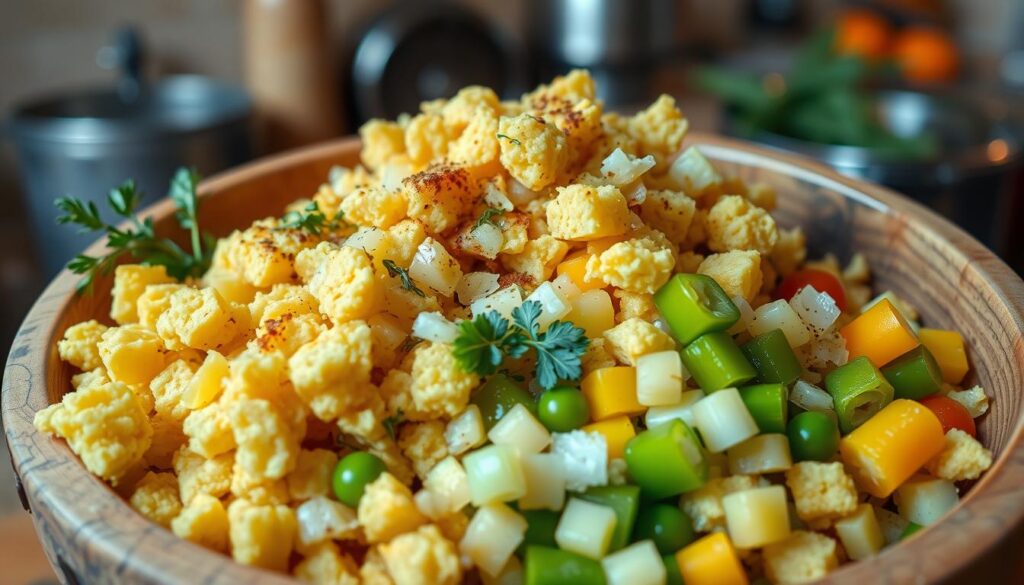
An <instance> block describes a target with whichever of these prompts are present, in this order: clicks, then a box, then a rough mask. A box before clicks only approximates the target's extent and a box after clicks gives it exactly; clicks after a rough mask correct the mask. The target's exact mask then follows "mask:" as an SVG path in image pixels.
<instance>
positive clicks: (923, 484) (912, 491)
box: [893, 477, 960, 526]
mask: <svg viewBox="0 0 1024 585" xmlns="http://www.w3.org/2000/svg"><path fill="white" fill-rule="evenodd" d="M893 500H894V501H895V502H896V509H897V510H899V513H900V516H903V517H904V518H906V519H907V520H910V521H911V522H914V523H917V524H920V525H921V526H929V525H931V524H934V523H935V522H936V521H937V520H938V519H939V518H941V517H942V516H943V515H944V514H945V513H946V512H948V511H950V510H952V509H953V507H954V506H956V504H957V502H959V501H960V496H959V495H958V494H957V490H956V486H955V485H953V482H950V481H946V480H944V479H931V478H928V477H918V478H911V479H910V480H909V481H907V482H906V483H904V484H903V485H901V486H900V487H898V488H896V495H895V496H893Z"/></svg>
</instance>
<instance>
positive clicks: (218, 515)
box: [171, 494, 228, 553]
mask: <svg viewBox="0 0 1024 585" xmlns="http://www.w3.org/2000/svg"><path fill="white" fill-rule="evenodd" d="M171 531H172V532H174V534H176V535H178V536H179V537H181V538H184V539H185V540H188V541H190V542H194V543H195V544H198V545H199V546H205V547H206V548H208V549H210V550H212V551H216V552H220V553H225V552H227V551H228V512H227V510H225V509H224V504H223V503H221V501H220V500H218V499H217V498H215V497H213V496H211V495H208V494H199V495H197V496H196V497H195V498H193V499H192V501H191V502H190V503H189V504H188V505H187V506H185V507H184V508H183V509H182V510H181V513H180V514H178V516H177V517H175V518H174V519H173V520H171Z"/></svg>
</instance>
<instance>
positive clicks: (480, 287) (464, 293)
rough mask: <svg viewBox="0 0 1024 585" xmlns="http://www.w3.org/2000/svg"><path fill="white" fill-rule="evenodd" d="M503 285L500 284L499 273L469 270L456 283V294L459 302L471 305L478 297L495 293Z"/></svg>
mask: <svg viewBox="0 0 1024 585" xmlns="http://www.w3.org/2000/svg"><path fill="white" fill-rule="evenodd" d="M499 288H501V285H499V284H498V275H497V274H494V273H493V272H468V273H466V274H463V275H462V278H460V279H459V284H457V285H455V296H457V297H458V299H459V303H461V304H463V305H469V304H471V303H472V302H473V301H475V300H477V299H481V298H483V297H486V296H487V295H490V294H494V293H495V292H496V291H497V290H498V289H499Z"/></svg>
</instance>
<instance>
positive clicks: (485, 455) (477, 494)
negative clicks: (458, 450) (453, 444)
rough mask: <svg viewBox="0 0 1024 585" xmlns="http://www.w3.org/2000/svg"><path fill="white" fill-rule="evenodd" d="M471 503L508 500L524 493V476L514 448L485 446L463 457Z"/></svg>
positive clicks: (482, 504) (481, 503)
mask: <svg viewBox="0 0 1024 585" xmlns="http://www.w3.org/2000/svg"><path fill="white" fill-rule="evenodd" d="M462 465H463V466H464V467H465V468H466V475H467V476H468V478H469V492H470V495H471V496H472V497H471V501H472V502H473V505H474V506H484V505H486V504H494V503H497V502H511V501H512V500H518V499H519V498H521V497H523V495H525V494H526V478H524V477H523V466H522V464H521V463H520V461H519V453H518V452H517V451H516V449H515V447H509V446H508V445H488V446H486V447H482V448H480V449H477V450H476V451H473V452H472V453H469V454H468V455H466V456H465V457H463V458H462Z"/></svg>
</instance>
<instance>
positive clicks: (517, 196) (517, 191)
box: [508, 179, 540, 208]
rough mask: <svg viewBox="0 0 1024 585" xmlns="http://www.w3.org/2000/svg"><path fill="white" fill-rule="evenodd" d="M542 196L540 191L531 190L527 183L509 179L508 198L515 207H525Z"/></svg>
mask: <svg viewBox="0 0 1024 585" xmlns="http://www.w3.org/2000/svg"><path fill="white" fill-rule="evenodd" d="M539 196H540V193H537V192H535V191H530V189H529V188H527V187H526V185H523V184H522V183H520V182H519V181H517V180H515V179H509V181H508V199H509V201H511V202H512V205H513V206H514V207H519V208H523V207H526V204H527V203H529V202H531V201H533V200H534V199H536V198H537V197H539Z"/></svg>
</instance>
